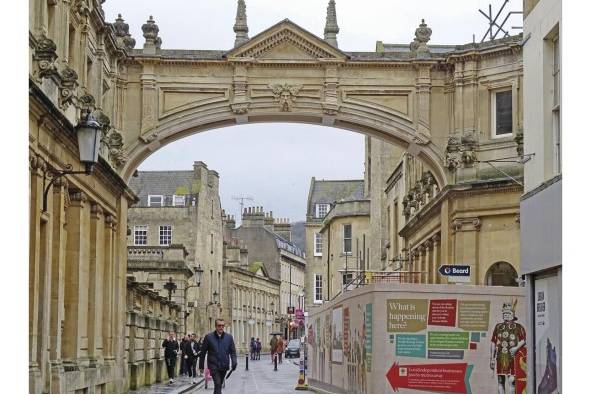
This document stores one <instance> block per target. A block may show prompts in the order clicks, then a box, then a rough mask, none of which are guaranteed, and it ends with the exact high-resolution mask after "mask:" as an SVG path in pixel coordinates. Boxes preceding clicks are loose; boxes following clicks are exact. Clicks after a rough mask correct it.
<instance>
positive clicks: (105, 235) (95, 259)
mask: <svg viewBox="0 0 591 394" xmlns="http://www.w3.org/2000/svg"><path fill="white" fill-rule="evenodd" d="M100 3H101V2H99V1H95V0H93V1H86V2H67V1H55V2H47V1H42V0H32V1H31V2H30V5H29V10H30V11H29V135H28V147H29V164H30V167H29V170H30V173H29V186H30V194H29V206H30V215H29V220H30V222H29V223H30V224H29V226H30V236H29V293H28V299H29V345H28V356H29V357H28V358H29V364H28V366H29V391H30V393H41V392H44V393H66V392H89V393H94V392H96V391H99V392H103V393H122V392H124V391H125V390H126V387H127V386H128V378H129V375H128V368H127V362H128V355H127V353H126V345H125V332H126V313H127V311H126V307H125V305H126V302H125V300H126V288H127V287H126V286H127V284H126V279H125V277H126V256H127V252H126V248H125V237H126V230H127V206H128V205H129V204H130V203H132V202H133V201H134V200H135V196H134V194H133V192H132V191H131V189H130V188H129V187H128V186H127V184H126V182H125V180H124V179H123V178H122V177H121V175H120V173H119V170H120V169H121V166H122V165H123V164H124V163H125V161H126V156H125V153H124V152H123V150H122V134H121V130H122V127H123V122H122V117H121V116H120V115H121V113H120V112H118V111H117V107H118V105H119V103H120V101H119V100H120V98H121V95H122V94H123V86H122V81H121V79H120V78H119V75H120V64H121V63H120V61H121V59H123V58H125V56H127V54H128V51H129V48H128V47H126V46H124V45H123V44H119V42H118V41H117V36H116V33H115V31H114V28H113V27H112V26H111V25H107V24H106V22H105V19H104V14H103V11H102V9H101V5H100ZM88 109H90V110H92V111H94V115H95V116H96V117H97V119H99V121H100V123H101V125H102V133H103V139H102V142H101V150H100V155H99V160H98V164H96V165H95V166H94V168H93V170H92V174H91V175H85V174H84V166H83V165H82V164H81V163H80V156H79V149H78V141H77V138H76V132H75V128H74V126H75V125H77V124H78V123H79V121H80V119H81V117H82V113H83V111H84V112H85V111H86V110H88ZM63 170H73V171H76V172H78V171H79V172H80V173H78V174H71V175H66V176H63V177H59V178H58V179H57V180H56V181H55V182H54V183H53V184H51V183H50V182H51V179H52V178H53V177H56V176H57V175H59V172H60V171H63ZM45 195H46V197H45ZM44 202H45V203H44Z"/></svg>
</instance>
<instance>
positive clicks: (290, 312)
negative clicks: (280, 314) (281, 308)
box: [287, 306, 295, 315]
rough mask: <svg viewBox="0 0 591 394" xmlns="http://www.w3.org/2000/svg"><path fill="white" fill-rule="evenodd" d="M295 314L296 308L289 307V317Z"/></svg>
mask: <svg viewBox="0 0 591 394" xmlns="http://www.w3.org/2000/svg"><path fill="white" fill-rule="evenodd" d="M294 312H295V307H294V306H288V307H287V314H288V315H293V314H294Z"/></svg>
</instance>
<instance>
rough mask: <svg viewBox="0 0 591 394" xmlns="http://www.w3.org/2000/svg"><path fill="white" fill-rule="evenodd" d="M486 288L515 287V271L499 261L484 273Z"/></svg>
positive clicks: (507, 264) (510, 266)
mask: <svg viewBox="0 0 591 394" xmlns="http://www.w3.org/2000/svg"><path fill="white" fill-rule="evenodd" d="M486 284H487V285H488V286H517V285H518V283H517V271H515V268H513V266H512V265H511V264H509V263H506V262H504V261H499V262H498V263H494V264H493V265H492V266H491V267H490V268H489V269H488V271H487V272H486Z"/></svg>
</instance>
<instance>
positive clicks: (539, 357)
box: [534, 275, 562, 394]
mask: <svg viewBox="0 0 591 394" xmlns="http://www.w3.org/2000/svg"><path fill="white" fill-rule="evenodd" d="M559 302H560V288H559V279H558V276H556V275H554V276H550V277H545V278H536V279H535V281H534V310H535V313H534V330H535V332H536V343H535V347H536V352H535V353H536V355H535V363H536V366H535V368H536V393H537V394H554V393H559V392H562V389H561V387H560V383H561V382H560V379H559V377H560V368H561V367H562V366H561V365H560V361H561V360H560V357H559V355H560V336H559V330H558V327H559V324H560V310H559V308H560V304H559Z"/></svg>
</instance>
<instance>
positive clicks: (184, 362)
mask: <svg viewBox="0 0 591 394" xmlns="http://www.w3.org/2000/svg"><path fill="white" fill-rule="evenodd" d="M188 341H189V336H188V335H185V336H184V337H183V339H182V340H181V343H180V349H181V371H180V373H179V375H186V374H187V358H186V357H185V344H186V343H187V342H188Z"/></svg>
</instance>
